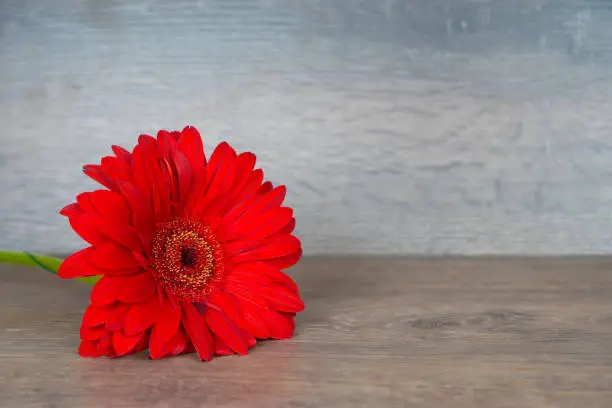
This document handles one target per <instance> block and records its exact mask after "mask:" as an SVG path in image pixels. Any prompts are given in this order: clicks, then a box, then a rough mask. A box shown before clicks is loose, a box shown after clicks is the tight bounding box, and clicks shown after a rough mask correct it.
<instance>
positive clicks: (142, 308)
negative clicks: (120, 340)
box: [123, 297, 159, 335]
mask: <svg viewBox="0 0 612 408" xmlns="http://www.w3.org/2000/svg"><path fill="white" fill-rule="evenodd" d="M158 307H159V301H158V299H157V298H156V297H151V299H149V300H148V301H146V302H142V303H136V304H134V305H131V307H130V311H129V312H128V315H127V318H126V319H125V327H124V329H123V330H124V331H125V334H127V335H133V334H136V333H140V332H142V331H145V330H146V329H148V328H149V327H151V326H152V325H153V322H154V321H155V319H156V317H157V309H158Z"/></svg>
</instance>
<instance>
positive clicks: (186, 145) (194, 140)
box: [178, 126, 206, 172]
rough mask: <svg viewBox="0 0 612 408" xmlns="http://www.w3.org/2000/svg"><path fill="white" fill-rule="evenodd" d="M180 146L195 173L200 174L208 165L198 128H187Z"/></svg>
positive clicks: (180, 139)
mask: <svg viewBox="0 0 612 408" xmlns="http://www.w3.org/2000/svg"><path fill="white" fill-rule="evenodd" d="M178 145H179V149H181V151H182V152H183V153H184V154H185V156H186V157H187V160H189V163H191V168H192V169H193V170H194V171H195V172H199V171H200V169H202V168H203V167H204V166H205V165H206V156H205V155H204V146H203V144H202V138H201V137H200V133H199V132H198V130H197V129H196V128H194V127H193V126H187V127H185V128H184V129H183V131H182V132H181V136H180V138H179V140H178Z"/></svg>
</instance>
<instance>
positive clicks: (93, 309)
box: [82, 305, 110, 327]
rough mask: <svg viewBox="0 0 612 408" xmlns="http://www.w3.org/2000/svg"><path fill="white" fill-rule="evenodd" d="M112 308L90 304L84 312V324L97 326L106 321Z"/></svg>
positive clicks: (85, 325)
mask: <svg viewBox="0 0 612 408" xmlns="http://www.w3.org/2000/svg"><path fill="white" fill-rule="evenodd" d="M109 314H110V309H109V308H108V307H106V306H95V305H89V306H88V307H87V309H85V313H84V314H83V323H82V324H83V326H84V327H95V326H100V325H103V324H105V323H106V321H107V320H108V317H109Z"/></svg>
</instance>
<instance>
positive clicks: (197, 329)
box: [183, 302, 214, 361]
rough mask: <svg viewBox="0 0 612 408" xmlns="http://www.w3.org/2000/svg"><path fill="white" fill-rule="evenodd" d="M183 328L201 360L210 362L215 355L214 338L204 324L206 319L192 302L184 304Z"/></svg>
mask: <svg viewBox="0 0 612 408" xmlns="http://www.w3.org/2000/svg"><path fill="white" fill-rule="evenodd" d="M183 308H184V311H185V316H184V320H183V326H184V327H185V330H186V331H187V334H188V335H189V339H190V340H191V342H192V343H193V346H194V347H195V349H196V351H197V352H198V355H199V356H200V360H202V361H210V360H211V359H212V357H213V354H214V344H213V338H212V336H211V334H210V331H209V330H208V327H206V324H205V323H204V318H203V317H202V315H201V314H200V312H198V310H197V309H196V308H195V306H194V305H193V304H192V303H191V302H185V303H184V306H183Z"/></svg>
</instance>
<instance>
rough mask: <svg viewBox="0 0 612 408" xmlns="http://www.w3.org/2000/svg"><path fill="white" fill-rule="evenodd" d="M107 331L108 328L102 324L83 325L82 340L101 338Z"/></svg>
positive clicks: (81, 330)
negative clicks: (93, 325)
mask: <svg viewBox="0 0 612 408" xmlns="http://www.w3.org/2000/svg"><path fill="white" fill-rule="evenodd" d="M106 333H107V330H106V328H104V327H102V326H98V327H85V326H81V329H80V336H81V340H91V341H93V340H100V339H101V338H102V337H103V336H104V335H105V334H106Z"/></svg>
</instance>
